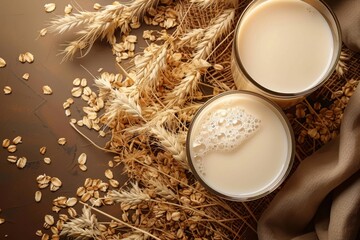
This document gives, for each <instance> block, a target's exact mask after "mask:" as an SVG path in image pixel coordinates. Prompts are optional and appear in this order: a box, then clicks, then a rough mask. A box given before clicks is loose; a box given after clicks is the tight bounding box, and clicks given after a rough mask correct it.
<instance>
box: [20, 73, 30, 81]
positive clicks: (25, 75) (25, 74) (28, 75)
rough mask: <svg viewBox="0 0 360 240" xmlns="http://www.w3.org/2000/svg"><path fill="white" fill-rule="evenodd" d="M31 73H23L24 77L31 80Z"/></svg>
mask: <svg viewBox="0 0 360 240" xmlns="http://www.w3.org/2000/svg"><path fill="white" fill-rule="evenodd" d="M29 77H30V74H29V73H24V75H22V78H23V79H24V80H29Z"/></svg>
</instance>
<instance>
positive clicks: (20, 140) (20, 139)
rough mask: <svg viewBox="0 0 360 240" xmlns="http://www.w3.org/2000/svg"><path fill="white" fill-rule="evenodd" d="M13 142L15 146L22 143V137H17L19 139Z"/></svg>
mask: <svg viewBox="0 0 360 240" xmlns="http://www.w3.org/2000/svg"><path fill="white" fill-rule="evenodd" d="M12 142H13V143H14V144H19V143H22V137H21V136H17V137H15V138H14V139H13V140H12Z"/></svg>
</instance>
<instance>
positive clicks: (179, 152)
mask: <svg viewBox="0 0 360 240" xmlns="http://www.w3.org/2000/svg"><path fill="white" fill-rule="evenodd" d="M150 132H151V133H152V134H154V135H155V137H156V138H157V139H158V140H159V142H160V144H161V146H162V147H163V148H164V149H165V150H166V151H168V152H170V153H171V154H172V156H173V157H174V159H175V160H177V161H178V162H179V163H180V165H181V166H182V167H184V168H185V169H188V165H187V163H186V154H185V147H184V146H183V145H181V144H180V143H179V141H178V140H177V136H176V135H175V134H173V133H170V132H168V131H166V130H165V129H164V128H163V127H161V126H159V125H157V126H154V127H153V128H151V129H150Z"/></svg>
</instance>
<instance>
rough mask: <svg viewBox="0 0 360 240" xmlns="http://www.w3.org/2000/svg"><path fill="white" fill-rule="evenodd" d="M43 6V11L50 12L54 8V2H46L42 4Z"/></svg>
mask: <svg viewBox="0 0 360 240" xmlns="http://www.w3.org/2000/svg"><path fill="white" fill-rule="evenodd" d="M44 8H45V11H46V12H47V13H50V12H52V11H54V10H55V8H56V4H55V3H46V4H45V5H44Z"/></svg>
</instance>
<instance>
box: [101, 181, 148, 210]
mask: <svg viewBox="0 0 360 240" xmlns="http://www.w3.org/2000/svg"><path fill="white" fill-rule="evenodd" d="M131 185H132V187H131V189H130V190H129V191H126V190H119V191H116V190H111V191H109V192H108V194H107V197H108V198H111V199H112V200H114V201H115V202H117V203H124V204H129V205H131V206H134V205H138V204H140V203H142V202H144V201H149V200H150V199H151V198H150V196H149V195H148V194H146V193H144V192H143V191H142V190H141V189H140V187H139V185H138V183H137V182H135V183H131Z"/></svg>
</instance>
